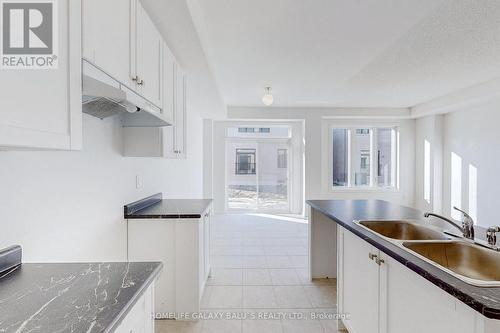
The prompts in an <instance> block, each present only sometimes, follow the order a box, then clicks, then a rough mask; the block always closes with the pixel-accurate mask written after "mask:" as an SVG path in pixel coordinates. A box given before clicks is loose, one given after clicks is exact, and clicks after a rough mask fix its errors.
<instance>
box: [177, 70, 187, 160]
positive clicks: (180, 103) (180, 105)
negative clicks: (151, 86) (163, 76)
mask: <svg viewBox="0 0 500 333" xmlns="http://www.w3.org/2000/svg"><path fill="white" fill-rule="evenodd" d="M175 78H176V82H175V110H174V153H175V154H177V155H178V157H186V120H187V119H186V93H187V80H186V74H185V72H184V71H183V70H182V68H181V67H180V66H178V65H177V66H176V67H175Z"/></svg>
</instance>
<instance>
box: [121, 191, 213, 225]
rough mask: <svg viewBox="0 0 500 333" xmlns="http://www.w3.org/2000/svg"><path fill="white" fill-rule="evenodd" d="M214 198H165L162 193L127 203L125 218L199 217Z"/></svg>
mask: <svg viewBox="0 0 500 333" xmlns="http://www.w3.org/2000/svg"><path fill="white" fill-rule="evenodd" d="M211 203H212V199H163V198H162V195H161V193H158V194H155V195H152V196H150V197H147V198H144V199H141V200H139V201H136V202H133V203H130V204H127V205H125V207H124V217H125V219H179V218H181V219H198V218H200V217H201V215H202V214H203V212H205V211H206V210H207V208H208V206H209V205H210V204H211Z"/></svg>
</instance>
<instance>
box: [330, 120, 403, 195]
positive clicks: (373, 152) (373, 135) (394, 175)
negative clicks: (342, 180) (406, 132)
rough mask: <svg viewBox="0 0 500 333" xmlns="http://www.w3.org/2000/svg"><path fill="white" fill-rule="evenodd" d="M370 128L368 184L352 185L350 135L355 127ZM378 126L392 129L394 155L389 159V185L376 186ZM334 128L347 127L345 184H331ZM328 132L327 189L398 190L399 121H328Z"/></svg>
mask: <svg viewBox="0 0 500 333" xmlns="http://www.w3.org/2000/svg"><path fill="white" fill-rule="evenodd" d="M365 128H367V129H370V185H357V186H356V185H353V184H354V182H355V179H354V173H355V172H354V165H353V164H352V158H351V157H352V155H353V154H354V151H353V150H354V147H353V145H352V135H353V133H354V132H355V130H356V129H365ZM378 128H391V129H392V134H391V135H392V138H391V141H392V145H391V149H392V151H391V155H392V156H393V157H394V158H392V159H391V182H392V185H391V186H385V187H381V186H377V177H378V175H377V166H376V163H377V160H376V156H377V132H376V131H375V130H376V129H378ZM334 129H347V130H348V132H347V137H348V144H347V146H348V148H347V149H348V153H347V163H348V185H347V186H333V172H332V170H333V130H334ZM327 130H328V133H327V135H326V137H327V140H328V144H327V145H326V146H327V147H328V154H327V156H328V163H327V165H328V166H327V173H328V189H329V191H330V192H350V191H352V192H399V191H400V182H399V158H400V139H399V138H400V124H399V123H387V122H374V123H369V124H367V123H364V122H348V123H347V122H346V123H342V122H335V123H330V124H328V126H327Z"/></svg>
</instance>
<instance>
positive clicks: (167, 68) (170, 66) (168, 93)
mask: <svg viewBox="0 0 500 333" xmlns="http://www.w3.org/2000/svg"><path fill="white" fill-rule="evenodd" d="M175 66H176V64H175V57H174V55H173V54H172V52H171V51H170V49H169V48H168V46H167V44H165V43H163V97H162V106H163V107H162V112H163V117H164V118H165V119H166V120H167V121H170V122H173V119H174V109H175V104H174V103H175V99H174V92H175Z"/></svg>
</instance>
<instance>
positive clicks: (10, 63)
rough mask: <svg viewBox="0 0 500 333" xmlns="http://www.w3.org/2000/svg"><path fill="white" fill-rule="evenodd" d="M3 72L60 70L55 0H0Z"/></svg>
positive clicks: (0, 64)
mask: <svg viewBox="0 0 500 333" xmlns="http://www.w3.org/2000/svg"><path fill="white" fill-rule="evenodd" d="M0 4H1V19H2V24H1V27H2V34H1V35H2V42H1V45H2V52H1V63H0V66H1V67H2V68H3V69H41V68H42V69H50V68H57V65H58V61H57V59H58V57H57V54H56V52H57V25H56V21H57V20H56V19H57V12H56V10H55V9H56V3H55V1H54V0H43V1H42V0H32V1H30V2H24V1H19V0H18V1H15V0H0Z"/></svg>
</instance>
